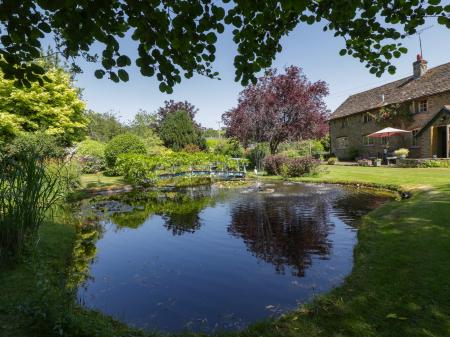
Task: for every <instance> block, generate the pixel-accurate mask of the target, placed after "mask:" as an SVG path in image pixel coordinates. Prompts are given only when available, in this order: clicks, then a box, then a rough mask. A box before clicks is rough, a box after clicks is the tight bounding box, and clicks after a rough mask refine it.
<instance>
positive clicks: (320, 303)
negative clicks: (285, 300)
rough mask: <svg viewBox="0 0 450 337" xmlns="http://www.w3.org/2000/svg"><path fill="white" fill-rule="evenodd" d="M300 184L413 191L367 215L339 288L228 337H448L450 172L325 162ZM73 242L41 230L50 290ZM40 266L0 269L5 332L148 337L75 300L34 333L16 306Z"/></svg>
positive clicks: (61, 231) (55, 229)
mask: <svg viewBox="0 0 450 337" xmlns="http://www.w3.org/2000/svg"><path fill="white" fill-rule="evenodd" d="M294 180H301V181H308V182H330V183H353V184H371V185H373V186H375V185H377V186H393V187H395V188H397V189H402V190H412V191H413V194H412V197H411V198H410V199H408V200H402V201H394V202H391V203H389V204H386V205H384V206H382V207H380V208H379V209H377V210H375V211H373V212H371V213H370V214H369V215H367V216H366V217H365V218H364V219H363V222H362V224H361V226H360V230H359V232H358V238H359V242H358V245H357V247H356V249H355V252H354V256H355V264H354V268H353V272H352V274H351V275H350V276H349V277H348V278H347V279H346V281H345V283H344V284H343V285H342V286H341V287H339V288H336V289H335V290H333V291H332V292H330V293H328V294H325V295H323V296H320V297H318V298H317V299H315V300H314V301H313V302H312V303H310V304H307V305H305V306H302V307H301V308H299V310H298V311H296V312H293V313H290V314H288V315H285V316H284V317H283V318H281V319H278V320H267V321H263V322H261V323H257V324H255V325H253V326H251V327H250V328H249V329H247V330H245V331H242V332H239V333H231V334H229V333H227V334H223V336H233V337H234V336H235V337H237V336H239V337H250V336H251V337H253V336H264V337H265V336H267V337H269V336H280V337H281V336H287V337H289V336H292V337H294V336H296V337H319V336H322V337H330V336H333V337H342V336H352V337H353V336H354V337H365V336H367V337H375V336H376V337H379V336H389V337H405V336H413V337H414V336H423V337H425V336H428V337H430V336H439V337H441V336H450V282H449V281H448V280H450V263H449V262H448V260H449V257H450V220H449V219H450V169H395V168H379V167H342V166H325V167H323V170H322V173H321V174H320V175H318V176H315V177H305V178H301V179H294ZM73 239H74V230H73V227H72V226H70V225H67V224H66V225H62V224H50V223H49V224H46V225H45V226H44V227H43V228H42V230H41V240H40V242H39V245H38V248H37V253H36V258H35V259H34V261H39V266H40V270H42V271H43V272H42V273H43V274H44V275H48V279H49V280H50V282H52V284H53V285H52V287H53V288H52V289H59V288H58V287H61V286H62V283H61V279H64V275H65V271H66V266H67V265H68V260H69V259H70V253H71V250H72V248H73ZM33 263H36V262H33ZM33 263H27V262H24V263H22V264H20V265H18V266H16V267H15V268H13V269H3V270H2V271H1V274H0V290H1V291H2V294H7V296H3V295H2V301H0V329H1V330H0V331H1V332H2V333H1V334H0V335H1V336H8V337H9V336H51V335H50V334H48V331H54V333H53V335H55V336H56V335H58V334H57V332H58V330H57V328H58V327H60V326H62V327H63V328H64V334H63V335H65V336H86V337H87V336H144V335H147V334H144V333H143V332H139V331H137V330H134V329H130V328H126V327H125V326H124V325H122V324H119V323H117V322H115V321H113V320H111V319H109V318H107V317H105V316H102V315H100V314H98V313H95V312H93V311H87V310H83V309H81V308H78V307H76V306H74V305H71V304H67V306H66V307H65V308H60V310H57V311H64V310H66V311H67V312H70V314H68V315H63V316H62V317H65V319H66V321H64V320H63V322H56V323H58V324H56V323H55V324H54V325H53V326H52V325H51V324H50V323H48V325H49V326H50V327H53V328H54V327H56V330H51V329H50V330H49V329H48V328H47V329H46V330H45V331H46V332H47V334H40V335H39V334H37V333H36V332H39V331H44V330H39V329H37V330H36V319H35V318H34V316H30V315H29V314H28V315H27V314H24V311H23V310H19V309H18V308H20V306H21V304H22V303H25V302H27V301H28V300H27V299H30V298H33V297H35V296H36V287H35V283H36V282H38V281H39V280H41V278H39V277H38V276H37V273H36V272H35V270H36V269H35V268H34V269H33V268H31V267H29V266H30V265H33ZM42 273H41V274H42ZM52 280H53V281H52ZM56 293H57V294H61V292H58V291H56ZM4 299H6V300H4ZM52 305H53V306H56V304H52V301H48V305H47V307H50V306H52ZM44 307H45V306H44ZM47 309H48V308H47ZM53 311H55V310H53ZM53 315H55V313H53ZM55 317H60V316H57V315H56V316H55ZM37 321H39V320H37ZM46 321H48V322H52V321H54V320H46ZM41 329H43V328H42V327H41Z"/></svg>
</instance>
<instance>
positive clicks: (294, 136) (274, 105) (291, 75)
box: [222, 66, 328, 154]
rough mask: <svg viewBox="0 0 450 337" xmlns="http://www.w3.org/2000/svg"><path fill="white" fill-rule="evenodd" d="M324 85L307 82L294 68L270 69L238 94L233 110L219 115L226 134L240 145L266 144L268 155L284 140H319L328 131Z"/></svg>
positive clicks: (325, 89)
mask: <svg viewBox="0 0 450 337" xmlns="http://www.w3.org/2000/svg"><path fill="white" fill-rule="evenodd" d="M327 95H328V85H327V84H326V83H325V82H324V81H317V82H314V83H312V82H310V81H309V80H308V79H307V77H306V76H305V75H304V74H303V73H302V70H301V69H300V68H298V67H295V66H290V67H287V68H285V73H283V74H279V73H278V72H277V70H275V69H271V70H269V71H268V72H266V74H265V75H264V76H263V77H261V78H259V79H258V81H257V83H256V84H254V85H250V86H248V87H247V88H245V89H244V90H243V91H242V92H241V93H240V95H239V100H238V105H237V107H235V108H233V109H231V110H229V111H227V112H226V113H224V114H223V115H222V119H223V121H224V124H225V125H226V126H227V133H228V135H229V136H231V137H236V138H238V139H239V140H240V141H241V142H243V143H244V144H248V143H249V142H268V143H269V147H270V152H271V153H272V154H273V153H276V151H277V148H278V145H279V144H280V143H281V142H283V141H287V140H302V139H303V140H305V139H311V138H320V137H323V136H324V135H325V134H326V132H327V131H328V126H327V115H328V111H327V108H326V105H325V102H324V98H325V96H327Z"/></svg>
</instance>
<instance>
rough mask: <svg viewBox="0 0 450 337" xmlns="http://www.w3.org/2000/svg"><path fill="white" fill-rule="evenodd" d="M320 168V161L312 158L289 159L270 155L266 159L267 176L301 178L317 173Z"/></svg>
mask: <svg viewBox="0 0 450 337" xmlns="http://www.w3.org/2000/svg"><path fill="white" fill-rule="evenodd" d="M318 167H319V161H318V160H315V159H314V158H312V157H310V156H307V157H297V158H288V157H286V156H283V155H280V154H278V155H269V156H267V157H266V158H265V159H264V169H265V170H266V172H267V174H276V175H281V176H283V177H300V176H303V175H305V174H310V173H315V172H316V171H317V169H318Z"/></svg>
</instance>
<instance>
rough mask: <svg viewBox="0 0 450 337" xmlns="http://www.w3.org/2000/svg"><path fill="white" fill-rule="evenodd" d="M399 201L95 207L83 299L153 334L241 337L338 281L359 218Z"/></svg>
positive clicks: (309, 199) (155, 199)
mask: <svg viewBox="0 0 450 337" xmlns="http://www.w3.org/2000/svg"><path fill="white" fill-rule="evenodd" d="M391 198H392V195H390V194H389V195H388V194H386V193H378V192H374V191H367V190H363V189H355V188H345V187H339V186H332V185H313V184H291V183H273V184H265V185H264V186H263V188H262V190H257V189H254V188H249V189H234V190H223V189H216V188H214V187H201V188H191V189H186V190H184V191H179V192H171V191H166V192H158V193H156V192H150V193H145V194H123V195H118V196H114V197H101V198H94V199H91V200H87V201H84V202H83V204H82V205H81V211H80V214H81V219H82V220H83V221H82V222H83V227H82V230H81V234H82V235H80V242H79V243H78V246H77V249H76V251H77V252H78V254H76V255H77V258H78V262H76V266H77V267H76V268H75V269H76V270H77V272H78V273H76V272H74V273H73V274H74V275H78V278H77V277H74V281H73V282H74V283H75V286H77V287H78V292H77V296H78V300H79V301H80V302H81V303H82V304H83V305H84V306H86V307H88V308H94V309H97V310H99V311H101V312H103V313H105V314H109V315H112V316H113V317H115V318H117V319H119V320H121V321H123V322H126V323H128V324H130V325H132V326H136V327H141V328H145V329H148V330H160V331H166V332H177V331H182V330H190V331H203V332H214V331H218V330H239V329H243V328H245V327H246V326H248V325H249V324H251V323H252V322H255V321H257V320H260V319H264V318H267V317H273V316H275V317H276V316H279V315H280V314H282V313H284V312H286V311H289V310H293V309H295V308H296V307H298V305H299V304H301V303H304V302H306V301H309V300H311V298H312V297H314V296H315V295H317V294H321V293H323V292H326V291H329V290H330V289H332V288H333V287H336V286H337V285H339V284H340V283H341V282H342V281H343V280H344V278H345V277H346V276H347V275H348V274H349V273H350V272H351V269H352V263H353V248H354V246H355V243H356V239H357V238H356V234H357V233H356V227H355V226H356V225H357V222H358V219H360V217H361V216H362V215H364V214H366V213H367V212H369V211H370V210H372V209H374V208H376V207H378V206H379V205H381V204H382V203H384V202H386V201H387V200H389V199H391ZM85 274H87V275H85ZM81 275H85V276H87V277H85V276H81Z"/></svg>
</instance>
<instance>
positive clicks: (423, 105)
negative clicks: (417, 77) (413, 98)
mask: <svg viewBox="0 0 450 337" xmlns="http://www.w3.org/2000/svg"><path fill="white" fill-rule="evenodd" d="M427 111H428V101H427V100H426V99H424V100H422V101H420V102H419V112H427Z"/></svg>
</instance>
